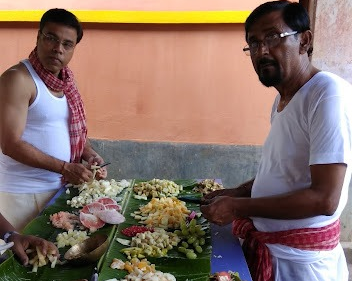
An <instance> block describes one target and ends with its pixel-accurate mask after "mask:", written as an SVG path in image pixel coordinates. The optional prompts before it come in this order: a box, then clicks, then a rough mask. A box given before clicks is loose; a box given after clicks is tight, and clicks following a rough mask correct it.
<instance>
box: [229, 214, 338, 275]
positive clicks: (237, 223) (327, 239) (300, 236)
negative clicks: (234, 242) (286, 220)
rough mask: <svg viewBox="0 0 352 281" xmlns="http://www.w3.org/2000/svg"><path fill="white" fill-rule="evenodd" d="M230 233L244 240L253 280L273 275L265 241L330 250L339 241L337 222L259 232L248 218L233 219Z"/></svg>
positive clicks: (314, 249)
mask: <svg viewBox="0 0 352 281" xmlns="http://www.w3.org/2000/svg"><path fill="white" fill-rule="evenodd" d="M232 232H233V234H234V235H236V236H238V237H240V238H242V239H244V242H243V245H242V248H243V252H244V255H245V257H246V260H247V263H248V267H249V270H250V272H251V275H252V278H253V281H272V280H274V276H273V267H272V262H271V255H270V252H269V249H268V247H266V245H265V243H268V244H281V245H286V246H289V247H293V248H297V249H301V250H311V251H322V250H332V249H334V248H335V247H336V246H337V245H338V243H339V238H340V221H339V220H337V221H335V222H334V223H332V224H330V225H327V226H324V227H319V228H300V229H292V230H286V231H277V232H260V231H257V230H256V229H255V227H254V225H253V222H252V220H250V219H237V220H234V221H233V223H232Z"/></svg>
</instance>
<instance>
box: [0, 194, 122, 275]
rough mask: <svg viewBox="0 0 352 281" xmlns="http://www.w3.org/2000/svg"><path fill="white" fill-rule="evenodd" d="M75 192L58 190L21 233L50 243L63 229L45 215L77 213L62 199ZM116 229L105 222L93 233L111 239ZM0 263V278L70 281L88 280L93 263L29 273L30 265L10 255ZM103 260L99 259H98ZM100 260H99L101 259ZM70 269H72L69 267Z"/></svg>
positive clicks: (65, 199) (48, 266) (42, 268)
mask: <svg viewBox="0 0 352 281" xmlns="http://www.w3.org/2000/svg"><path fill="white" fill-rule="evenodd" d="M76 195H78V191H77V189H73V188H72V189H71V194H66V193H65V192H62V193H61V194H60V196H58V197H57V199H56V200H55V202H54V203H53V204H51V205H49V206H48V207H47V208H45V209H44V210H43V212H42V213H41V214H40V215H39V216H38V217H36V218H35V219H34V220H32V221H31V222H30V223H29V224H28V225H27V226H26V227H25V228H24V230H23V232H22V233H23V234H30V235H35V236H39V237H42V238H45V239H47V240H49V241H51V242H55V241H56V236H57V235H58V234H59V233H62V232H63V231H64V230H62V229H57V228H55V227H53V226H52V224H51V222H50V219H49V216H50V215H51V214H53V213H56V212H59V211H68V212H75V213H77V214H78V209H75V208H72V207H71V206H69V205H67V203H66V201H67V200H68V199H71V198H72V197H73V196H76ZM115 231H116V226H113V225H108V224H107V225H106V226H104V227H103V228H101V229H99V230H98V231H96V232H95V233H94V234H98V233H101V234H106V235H108V236H109V239H110V240H112V235H113V234H114V232H115ZM69 248H70V247H69V246H67V247H65V248H60V249H59V252H60V255H61V258H60V259H63V256H64V254H65V252H66V251H67V250H68V249H69ZM9 256H10V257H9V258H8V259H7V260H6V261H4V262H3V263H2V264H1V265H0V281H24V280H26V281H73V280H78V279H88V280H89V279H90V277H91V276H92V274H93V272H94V268H95V266H96V264H94V263H93V264H87V265H80V266H77V265H71V264H69V263H67V264H64V265H59V264H57V265H56V266H55V268H51V267H50V265H45V266H42V267H39V268H38V271H37V272H32V266H30V267H25V266H22V265H21V263H20V262H19V261H18V260H17V259H16V258H15V256H13V255H11V254H10V255H9ZM102 259H103V258H102ZM102 259H101V260H102ZM73 269H74V270H73Z"/></svg>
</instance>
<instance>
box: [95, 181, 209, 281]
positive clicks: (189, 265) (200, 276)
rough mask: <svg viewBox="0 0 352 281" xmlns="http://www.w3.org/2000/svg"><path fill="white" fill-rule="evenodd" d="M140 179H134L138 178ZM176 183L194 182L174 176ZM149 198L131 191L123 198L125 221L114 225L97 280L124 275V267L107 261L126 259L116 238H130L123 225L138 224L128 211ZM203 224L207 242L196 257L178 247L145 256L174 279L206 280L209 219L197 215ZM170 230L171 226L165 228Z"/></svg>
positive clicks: (191, 205)
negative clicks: (140, 196)
mask: <svg viewBox="0 0 352 281" xmlns="http://www.w3.org/2000/svg"><path fill="white" fill-rule="evenodd" d="M141 181H143V180H136V182H141ZM175 182H176V183H177V184H182V185H183V186H184V187H189V186H192V185H195V184H196V183H197V182H196V181H195V180H175ZM148 202H149V201H146V200H139V199H135V198H134V197H133V192H130V194H129V196H128V197H127V198H126V205H125V210H124V215H125V218H126V221H125V222H124V223H122V224H120V225H119V226H118V227H117V231H116V233H115V236H114V239H113V240H112V241H111V244H110V247H109V249H108V251H107V253H106V256H105V261H104V263H103V266H102V267H101V269H100V273H99V281H105V280H108V279H112V278H116V279H122V278H123V277H125V276H126V275H127V271H125V270H117V269H112V268H110V264H111V262H112V260H113V259H114V258H117V259H121V260H123V261H126V260H127V259H126V256H125V255H124V254H123V253H121V250H122V249H124V248H126V246H125V245H122V244H120V243H119V242H117V241H116V238H123V239H130V238H129V237H126V236H125V235H123V234H122V233H121V230H123V229H124V228H126V227H129V226H132V225H138V224H139V222H138V220H136V219H134V218H133V217H132V216H130V214H131V213H133V212H134V211H136V210H138V209H139V207H140V206H143V205H145V204H147V203H148ZM186 206H187V208H188V209H189V210H194V211H196V212H199V204H195V203H190V202H187V203H186ZM199 223H201V224H202V228H203V229H204V230H205V231H206V236H205V238H206V243H205V245H204V246H202V248H203V252H202V253H200V254H199V253H197V255H198V257H197V258H196V259H188V258H186V256H185V255H184V254H183V253H180V252H178V251H177V249H175V248H174V249H172V250H169V251H168V253H167V256H166V257H162V258H155V257H147V259H148V261H150V262H151V263H153V264H155V266H156V269H157V270H160V271H162V272H168V273H171V274H173V275H174V276H175V277H176V279H177V281H186V280H188V281H207V280H209V274H210V260H211V237H210V229H209V223H208V222H207V221H206V220H205V219H199V220H198V224H199ZM168 231H173V230H168Z"/></svg>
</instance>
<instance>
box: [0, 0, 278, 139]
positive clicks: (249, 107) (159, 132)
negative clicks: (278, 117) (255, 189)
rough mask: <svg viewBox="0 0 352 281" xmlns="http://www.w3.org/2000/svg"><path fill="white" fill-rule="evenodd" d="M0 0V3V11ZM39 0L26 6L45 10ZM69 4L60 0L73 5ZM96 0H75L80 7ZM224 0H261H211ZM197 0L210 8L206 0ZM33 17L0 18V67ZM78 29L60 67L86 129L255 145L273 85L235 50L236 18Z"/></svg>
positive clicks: (25, 37) (265, 123)
mask: <svg viewBox="0 0 352 281" xmlns="http://www.w3.org/2000/svg"><path fill="white" fill-rule="evenodd" d="M4 2H5V1H0V7H2V9H4ZM6 2H7V1H6ZM12 2H13V3H12V5H15V4H17V1H12ZM27 2H28V3H33V1H21V5H23V9H27V8H28V9H30V8H31V9H33V7H34V6H31V5H30V4H28V3H27ZM37 2H38V5H39V2H43V1H37ZM48 2H49V3H50V1H46V2H45V5H44V4H41V6H38V7H36V8H37V9H42V8H44V9H45V8H49V6H50V5H49V4H48ZM74 2H77V1H62V2H60V4H61V7H64V6H65V7H66V6H67V7H68V8H72V9H77V8H79V7H75V6H74V5H73V4H74ZM97 2H98V1H97ZM97 2H95V1H84V3H85V4H84V5H88V4H89V3H90V4H92V3H97ZM108 2H109V3H111V2H114V1H105V2H104V3H105V4H103V2H102V1H99V8H103V6H104V5H107V3H108ZM117 2H119V3H120V4H121V7H122V4H123V3H124V4H126V3H130V4H131V6H129V7H127V6H124V7H122V8H121V9H126V10H129V9H133V5H132V4H134V5H135V7H137V4H136V3H137V2H136V1H116V2H114V3H117ZM138 2H140V1H138ZM178 2H180V1H178ZM186 2H187V3H188V2H189V1H183V3H186ZM234 2H236V3H237V2H241V3H242V4H240V3H237V4H236V5H238V7H239V8H237V9H240V8H241V9H247V8H248V7H255V6H256V5H257V3H258V2H263V1H232V0H231V1H225V0H223V1H219V3H220V4H221V5H230V4H232V5H233V3H234ZM51 3H54V1H51ZM65 3H66V5H64V4H65ZM100 3H102V4H101V6H100ZM143 3H146V5H145V6H144V8H145V9H148V8H150V7H151V6H152V4H153V5H154V6H153V8H154V9H156V6H155V5H157V4H159V5H160V6H162V3H165V1H146V2H143ZM170 3H172V1H170ZM175 3H176V1H174V2H173V5H170V6H172V7H174V6H175V5H176V4H175ZM195 3H196V2H195ZM199 3H200V1H198V4H199ZM202 3H203V2H202ZM204 3H205V2H204ZM207 3H208V5H209V9H210V6H212V8H213V9H215V7H214V1H207ZM243 3H245V5H247V4H248V6H243V5H244V4H243ZM27 4H28V6H27ZM220 4H219V5H220ZM1 5H2V6H1ZM80 5H83V4H81V3H80ZM221 5H220V6H221ZM240 5H242V6H240ZM11 8H13V9H18V7H14V6H12V7H11ZM90 8H91V9H93V6H92V7H90ZM110 8H112V9H118V7H110ZM178 8H179V7H178ZM7 9H10V7H8V8H7ZM229 9H232V10H236V7H229ZM141 10H143V9H141ZM187 10H191V7H190V6H187ZM37 25H38V23H4V22H3V23H0V37H1V38H2V40H1V41H0V50H2V52H3V55H2V59H1V61H0V71H1V72H3V71H4V70H5V69H6V68H8V67H9V66H11V65H13V64H15V63H16V62H17V61H19V60H21V59H23V58H25V57H27V56H28V54H29V53H30V51H31V50H32V48H33V47H34V44H35V39H36V34H37ZM84 30H85V33H84V37H83V40H82V42H81V43H80V44H79V45H78V46H77V48H76V50H75V56H74V59H73V60H72V62H71V64H70V66H71V68H72V69H73V70H74V72H75V75H76V79H77V81H78V84H79V88H80V90H81V93H82V96H83V99H84V101H85V104H86V108H87V114H88V124H89V136H90V137H92V138H98V139H111V140H140V141H170V142H191V143H218V144H239V145H241V144H262V142H263V140H264V138H265V136H266V134H267V132H268V129H269V112H270V108H271V103H272V100H273V97H274V91H273V90H272V89H267V88H264V87H263V86H262V85H261V84H260V82H259V81H258V79H257V76H256V74H255V72H254V70H253V69H252V65H251V62H250V59H249V57H246V56H245V55H244V54H243V53H242V47H243V46H244V45H245V41H244V32H243V24H177V25H158V24H92V23H84ZM5 38H6V39H5Z"/></svg>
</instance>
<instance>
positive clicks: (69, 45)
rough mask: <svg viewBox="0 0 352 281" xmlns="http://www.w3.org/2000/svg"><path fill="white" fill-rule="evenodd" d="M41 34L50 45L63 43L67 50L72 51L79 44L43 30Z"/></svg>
mask: <svg viewBox="0 0 352 281" xmlns="http://www.w3.org/2000/svg"><path fill="white" fill-rule="evenodd" d="M39 33H40V34H42V35H43V36H44V38H43V39H44V41H45V40H46V41H45V42H46V43H48V44H49V45H52V46H56V45H57V44H59V45H62V46H63V47H64V49H65V51H66V52H71V51H73V50H74V48H75V47H76V45H77V44H75V43H73V42H71V41H66V40H60V39H59V38H56V36H55V35H51V34H47V33H44V32H43V31H42V30H40V31H39Z"/></svg>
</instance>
